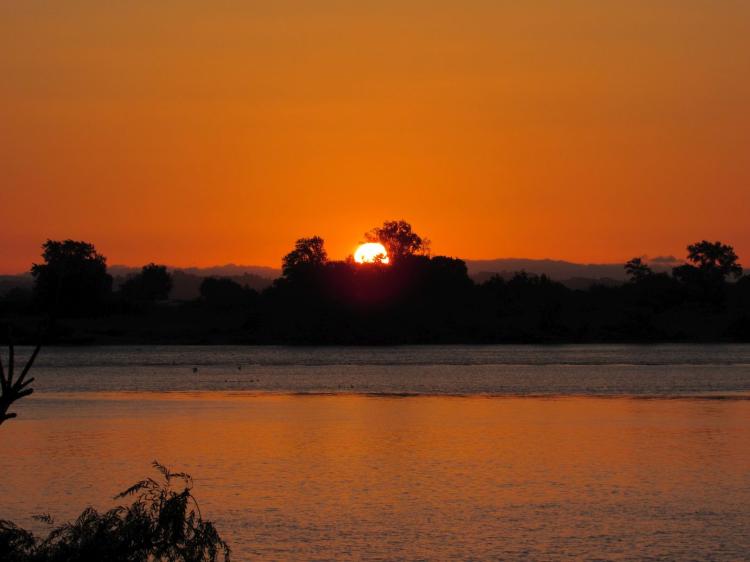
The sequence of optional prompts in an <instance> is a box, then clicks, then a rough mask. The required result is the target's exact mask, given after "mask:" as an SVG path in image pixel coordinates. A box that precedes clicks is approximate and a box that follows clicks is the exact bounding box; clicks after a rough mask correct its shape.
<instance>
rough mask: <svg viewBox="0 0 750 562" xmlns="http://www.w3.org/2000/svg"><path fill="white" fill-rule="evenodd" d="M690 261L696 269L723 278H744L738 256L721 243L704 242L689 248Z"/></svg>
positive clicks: (730, 248) (730, 247) (732, 249)
mask: <svg viewBox="0 0 750 562" xmlns="http://www.w3.org/2000/svg"><path fill="white" fill-rule="evenodd" d="M687 249H688V261H691V262H692V263H693V264H695V267H697V268H699V269H701V270H703V271H705V272H708V273H714V274H716V275H720V276H721V277H722V278H725V277H727V276H730V275H731V276H733V277H735V278H738V277H740V276H742V266H741V265H740V264H739V263H737V260H738V258H737V254H736V253H735V252H734V248H733V247H732V246H729V245H728V244H722V243H721V242H708V241H707V240H702V241H701V242H696V243H695V244H691V245H690V246H688V248H687Z"/></svg>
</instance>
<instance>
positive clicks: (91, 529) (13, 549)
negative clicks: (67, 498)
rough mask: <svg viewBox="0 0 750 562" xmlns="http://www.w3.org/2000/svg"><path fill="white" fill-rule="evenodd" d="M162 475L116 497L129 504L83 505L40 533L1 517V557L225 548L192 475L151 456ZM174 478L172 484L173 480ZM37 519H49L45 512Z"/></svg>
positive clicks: (182, 556)
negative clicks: (74, 516) (100, 509)
mask: <svg viewBox="0 0 750 562" xmlns="http://www.w3.org/2000/svg"><path fill="white" fill-rule="evenodd" d="M153 465H154V467H155V468H156V469H157V470H158V471H159V473H160V474H161V477H162V478H161V481H157V480H154V479H153V478H146V479H145V480H142V481H140V482H138V483H136V484H134V485H133V486H131V487H130V488H128V489H127V490H125V491H123V492H121V493H120V494H118V495H117V496H115V499H123V498H127V497H132V498H134V501H133V503H131V504H130V505H129V506H118V507H115V508H113V509H111V510H109V511H107V512H105V513H99V512H98V511H96V510H95V509H94V508H91V507H90V508H88V509H86V510H84V511H83V513H81V515H79V516H78V518H77V519H76V520H75V521H72V522H70V523H65V524H63V525H59V526H54V527H53V528H52V529H51V531H50V532H49V534H48V535H47V536H46V537H44V538H40V537H37V536H35V535H34V534H33V533H32V532H30V531H27V530H25V529H22V528H20V527H18V526H17V525H15V524H14V523H12V522H10V521H4V520H0V559H2V560H3V561H4V562H87V561H107V562H143V561H146V560H152V561H163V562H215V561H216V560H219V559H220V558H223V559H224V560H225V562H228V561H229V559H230V549H229V546H228V545H227V543H226V542H225V541H224V540H223V539H222V538H221V536H220V535H219V533H218V531H217V530H216V528H215V527H214V525H213V523H211V522H209V521H204V520H203V518H202V516H201V513H200V509H199V508H198V503H197V502H196V500H195V498H194V497H193V494H192V490H193V481H192V478H191V477H190V476H189V475H188V474H185V473H182V472H178V473H173V472H171V471H170V470H169V469H167V468H166V467H164V466H162V465H160V464H159V463H158V462H156V461H154V463H153ZM175 484H176V486H175ZM37 519H39V520H40V521H43V522H45V523H48V524H50V525H54V521H53V520H52V518H51V517H50V516H49V515H42V516H38V517H37Z"/></svg>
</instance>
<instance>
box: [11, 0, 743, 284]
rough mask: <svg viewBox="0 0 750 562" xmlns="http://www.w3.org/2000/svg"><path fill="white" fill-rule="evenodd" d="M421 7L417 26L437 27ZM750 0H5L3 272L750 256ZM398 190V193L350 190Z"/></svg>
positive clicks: (422, 18) (424, 22) (425, 21)
mask: <svg viewBox="0 0 750 562" xmlns="http://www.w3.org/2000/svg"><path fill="white" fill-rule="evenodd" d="M414 22H419V25H415V24H414ZM748 22H750V2H742V1H733V2H712V3H711V4H710V7H708V4H707V3H705V2H703V1H699V0H682V1H677V0H665V1H663V2H651V1H647V0H632V1H625V0H618V1H613V2H590V1H574V2H570V3H568V2H565V3H560V2H554V1H552V0H543V1H540V2H489V1H481V2H480V1H470V2H468V3H463V2H438V3H433V2H426V1H424V0H403V1H398V2H396V1H393V0H382V1H377V2H376V1H374V0H362V1H361V2H324V3H316V2H306V1H303V0H279V1H277V2H221V3H220V5H219V6H214V5H213V4H212V5H208V4H206V3H201V2H196V1H194V0H186V1H184V2H177V1H176V0H167V1H165V2H150V3H137V4H136V3H130V2H92V1H91V0H80V1H76V2H71V3H66V5H65V10H64V11H61V9H60V8H59V7H58V3H55V2H18V1H16V2H10V1H9V2H0V76H2V80H1V81H0V131H1V134H0V170H1V171H2V172H1V175H0V209H2V218H1V219H0V220H2V226H0V273H4V272H9V273H12V272H19V271H23V270H28V268H29V266H30V264H31V262H32V261H38V260H39V254H40V245H41V244H42V243H43V242H44V240H45V238H58V239H59V238H68V237H70V238H75V239H83V240H89V241H91V242H93V243H95V244H96V247H97V249H98V250H99V251H101V252H102V253H103V254H104V255H106V256H107V258H108V262H109V263H110V264H128V265H143V264H145V263H148V262H150V261H156V262H157V263H167V264H170V265H174V266H190V265H197V266H209V265H217V264H224V263H229V262H233V263H240V264H257V265H267V266H274V267H278V266H279V264H280V261H281V257H282V256H283V255H284V254H286V253H287V252H289V250H290V249H291V248H292V246H293V244H294V241H295V240H296V239H297V238H299V237H301V236H310V235H313V234H317V235H320V236H322V237H323V238H324V239H325V241H326V249H327V250H328V253H329V256H330V257H331V258H332V259H344V258H345V257H346V256H347V255H348V254H349V253H350V252H351V241H352V240H357V239H359V237H360V236H362V233H363V232H366V231H368V230H369V229H371V228H373V227H375V226H377V225H379V224H381V223H382V222H383V221H384V220H390V219H405V220H407V221H409V222H411V223H412V224H413V225H414V228H415V230H416V231H417V232H418V233H419V234H420V235H423V236H426V237H428V238H429V239H430V240H432V253H433V254H437V255H439V254H443V255H450V256H456V257H461V258H465V259H478V258H496V257H527V258H556V259H566V260H573V261H579V262H616V261H623V260H626V259H629V258H631V257H633V256H637V255H642V254H648V255H650V256H652V257H653V256H658V255H669V254H671V255H675V256H678V257H683V256H684V255H685V246H686V245H687V244H688V243H691V242H694V241H696V240H700V239H702V238H707V239H709V240H722V241H724V242H727V243H731V244H733V245H734V247H735V249H736V250H737V253H738V254H739V256H740V258H742V259H743V260H744V261H743V263H748V262H750V228H748V227H747V216H748V213H749V212H750V197H749V196H748V185H750V166H748V165H747V155H748V153H749V152H750V111H748V107H747V100H748V99H750V72H748V68H749V67H750V30H749V29H748V25H749V24H748ZM354 186H356V192H357V193H377V194H378V197H377V205H371V204H369V203H370V202H369V201H367V200H364V201H363V200H362V199H361V198H357V197H351V193H352V189H353V187H354Z"/></svg>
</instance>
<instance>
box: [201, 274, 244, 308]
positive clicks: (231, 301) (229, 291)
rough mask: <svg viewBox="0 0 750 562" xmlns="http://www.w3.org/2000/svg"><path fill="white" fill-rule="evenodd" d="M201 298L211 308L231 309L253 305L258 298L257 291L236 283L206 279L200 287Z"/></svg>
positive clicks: (213, 278) (219, 279) (227, 280)
mask: <svg viewBox="0 0 750 562" xmlns="http://www.w3.org/2000/svg"><path fill="white" fill-rule="evenodd" d="M200 295H201V298H202V299H203V300H204V302H206V304H208V305H209V306H213V307H218V308H229V307H233V306H245V305H249V304H252V303H253V302H254V301H255V300H256V299H257V297H258V293H257V291H255V290H253V289H249V288H247V287H243V286H242V285H240V284H239V283H237V282H236V281H232V280H231V279H226V278H217V277H206V278H205V279H204V280H203V282H202V283H201V286H200Z"/></svg>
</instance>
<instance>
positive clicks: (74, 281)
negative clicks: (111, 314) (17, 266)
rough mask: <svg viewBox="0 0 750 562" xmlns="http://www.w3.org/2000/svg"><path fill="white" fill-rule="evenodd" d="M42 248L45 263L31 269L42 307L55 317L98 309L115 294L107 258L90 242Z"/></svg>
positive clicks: (50, 242) (47, 244)
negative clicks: (112, 293) (108, 271)
mask: <svg viewBox="0 0 750 562" xmlns="http://www.w3.org/2000/svg"><path fill="white" fill-rule="evenodd" d="M42 248H43V250H44V251H43V253H42V257H43V258H44V263H42V264H33V265H32V267H31V275H32V276H33V277H34V281H35V283H34V294H35V296H36V298H37V300H38V302H39V303H40V305H41V306H43V307H44V308H45V309H46V310H48V311H49V312H51V313H53V314H73V315H77V314H85V313H91V312H95V311H97V310H99V309H100V307H101V305H102V304H103V303H104V301H106V299H107V298H108V297H109V295H110V294H111V292H112V276H110V275H109V274H108V273H107V259H106V258H105V257H104V256H103V255H101V254H99V253H98V252H97V251H96V248H94V245H93V244H90V243H88V242H81V241H76V240H64V241H59V240H47V241H46V242H45V243H44V244H43V245H42Z"/></svg>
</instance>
